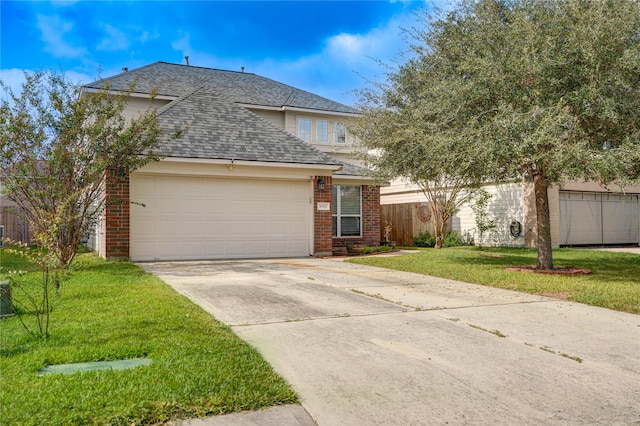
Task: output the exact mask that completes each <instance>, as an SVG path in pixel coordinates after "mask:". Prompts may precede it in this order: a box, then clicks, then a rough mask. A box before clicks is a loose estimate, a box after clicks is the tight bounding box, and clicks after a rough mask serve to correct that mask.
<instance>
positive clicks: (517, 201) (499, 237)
mask: <svg viewBox="0 0 640 426" xmlns="http://www.w3.org/2000/svg"><path fill="white" fill-rule="evenodd" d="M484 189H485V190H486V191H487V192H488V193H490V194H491V195H492V196H493V197H492V198H491V200H489V205H488V207H487V212H488V216H489V217H488V218H487V219H488V220H493V221H494V223H495V225H496V227H495V228H494V229H493V230H491V231H487V232H486V233H485V235H484V236H483V240H482V245H487V246H490V245H491V246H508V247H522V246H524V233H525V232H526V230H525V221H524V184H521V183H506V184H502V185H492V186H487V187H485V188H484ZM475 220H476V216H475V214H474V213H473V210H472V209H471V204H470V203H467V204H465V205H463V207H462V209H460V211H459V212H458V214H456V216H455V217H454V219H453V226H452V228H453V229H454V230H456V231H458V232H460V233H461V234H464V233H465V232H468V233H469V234H471V235H472V236H473V237H474V240H475V243H476V245H477V244H478V243H479V241H478V237H479V235H478V232H477V226H476V221H475ZM513 221H517V222H520V225H521V228H522V233H521V235H520V236H519V237H513V236H512V235H511V230H510V226H511V223H512V222H513Z"/></svg>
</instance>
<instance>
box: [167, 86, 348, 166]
mask: <svg viewBox="0 0 640 426" xmlns="http://www.w3.org/2000/svg"><path fill="white" fill-rule="evenodd" d="M158 117H159V118H160V120H159V121H160V125H161V127H162V129H163V130H165V131H166V132H165V134H170V133H171V132H173V131H175V130H176V129H179V128H184V127H185V126H186V131H185V132H184V134H183V135H182V137H180V138H179V139H171V138H169V137H168V136H167V137H166V139H165V143H164V144H163V146H162V152H163V154H165V155H167V156H170V157H181V158H215V159H228V160H246V161H263V162H278V163H300V164H323V165H337V166H339V165H341V164H340V163H339V162H338V161H337V160H335V159H334V158H332V157H330V156H328V155H326V154H324V153H323V152H321V151H320V150H318V149H316V148H314V147H312V146H311V145H309V144H307V143H304V142H302V141H301V140H300V139H298V138H296V137H295V136H292V135H290V134H289V133H287V132H285V131H284V130H280V129H279V128H277V127H276V126H274V125H272V124H271V123H268V122H267V121H265V120H263V119H262V118H261V117H259V116H258V115H256V114H254V113H252V112H251V111H249V110H247V109H246V108H243V107H241V106H238V105H237V104H235V103H233V102H230V101H229V100H228V99H227V98H226V97H225V96H223V95H220V94H218V93H214V92H212V91H210V90H201V88H196V89H195V90H192V91H191V93H189V94H187V95H185V96H183V97H182V98H180V99H178V100H176V101H173V102H171V103H170V104H168V105H166V106H165V107H163V108H162V109H160V110H159V111H158Z"/></svg>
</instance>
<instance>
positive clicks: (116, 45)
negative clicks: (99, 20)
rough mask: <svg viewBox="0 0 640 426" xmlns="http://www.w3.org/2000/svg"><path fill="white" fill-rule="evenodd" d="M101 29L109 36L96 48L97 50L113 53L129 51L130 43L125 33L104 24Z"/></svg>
mask: <svg viewBox="0 0 640 426" xmlns="http://www.w3.org/2000/svg"><path fill="white" fill-rule="evenodd" d="M101 27H102V28H103V29H104V31H105V32H106V33H107V36H106V37H105V38H103V39H102V40H101V41H100V43H99V44H98V46H96V49H97V50H106V51H111V52H113V51H117V50H127V49H128V48H129V41H128V40H127V36H126V35H125V33H123V32H122V31H120V30H119V29H117V28H115V27H113V26H111V25H109V24H102V25H101Z"/></svg>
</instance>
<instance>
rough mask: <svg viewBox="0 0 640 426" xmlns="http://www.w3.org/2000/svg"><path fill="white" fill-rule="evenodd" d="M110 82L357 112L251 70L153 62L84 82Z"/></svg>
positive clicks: (118, 86)
mask: <svg viewBox="0 0 640 426" xmlns="http://www.w3.org/2000/svg"><path fill="white" fill-rule="evenodd" d="M106 84H109V85H110V87H111V89H112V90H127V89H129V87H130V86H131V85H132V84H135V89H134V91H135V92H138V93H151V92H152V91H153V90H154V89H157V90H158V93H157V94H158V95H165V96H176V97H178V96H184V95H185V94H187V93H189V92H191V91H192V90H193V88H194V87H200V86H203V85H205V84H206V85H207V86H208V87H210V88H212V89H213V90H214V91H215V92H217V93H220V94H222V95H224V96H226V97H227V98H228V99H230V100H231V101H232V102H237V103H244V104H251V105H262V106H269V107H294V108H307V109H316V110H321V111H326V112H338V113H356V110H355V109H353V108H351V107H349V106H347V105H343V104H341V103H339V102H334V101H332V100H329V99H326V98H323V97H322V96H318V95H315V94H313V93H309V92H306V91H304V90H301V89H297V88H295V87H292V86H289V85H286V84H283V83H279V82H277V81H274V80H271V79H269V78H266V77H261V76H259V75H256V74H252V73H244V72H236V71H224V70H217V69H212V68H202V67H193V66H187V65H178V64H170V63H166V62H155V63H153V64H150V65H146V66H144V67H141V68H136V69H134V70H131V71H127V72H124V73H121V74H117V75H115V76H113V77H109V78H106V79H103V80H98V81H95V82H93V83H90V84H88V85H86V87H89V88H93V89H102V88H103V87H104V86H105V85H106Z"/></svg>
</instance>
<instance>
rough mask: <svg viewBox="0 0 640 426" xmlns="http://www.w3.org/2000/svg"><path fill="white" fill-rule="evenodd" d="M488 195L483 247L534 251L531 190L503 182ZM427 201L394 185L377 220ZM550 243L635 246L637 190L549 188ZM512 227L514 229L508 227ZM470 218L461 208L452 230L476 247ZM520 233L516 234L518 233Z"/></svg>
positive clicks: (639, 223)
mask: <svg viewBox="0 0 640 426" xmlns="http://www.w3.org/2000/svg"><path fill="white" fill-rule="evenodd" d="M485 189H486V190H487V191H488V192H489V193H490V194H492V196H493V197H492V198H491V201H490V203H489V207H488V209H487V212H488V213H489V220H494V223H495V225H496V227H495V229H493V230H492V231H489V232H487V233H486V235H485V236H484V241H483V242H482V243H483V244H485V245H497V246H516V247H534V246H535V245H536V210H535V199H534V195H533V186H532V185H528V184H525V183H505V184H501V185H492V186H487V187H485ZM424 202H426V197H425V196H424V194H422V192H421V191H420V189H419V188H418V187H417V186H415V185H410V184H406V183H403V182H402V181H400V180H397V181H394V182H393V183H392V184H391V185H390V186H389V187H386V188H382V190H381V195H380V203H381V204H382V210H383V214H382V220H383V221H386V220H388V219H386V218H385V217H384V212H385V211H386V210H385V207H386V206H387V205H390V204H405V205H406V206H407V207H409V208H410V207H411V206H412V205H415V204H416V203H424ZM549 209H550V219H551V240H552V244H553V246H554V247H559V246H581V245H623V244H638V245H640V186H635V187H630V188H625V192H624V193H622V192H621V191H620V189H619V188H617V187H612V188H611V190H607V189H605V188H602V187H601V186H599V185H597V184H595V183H589V182H577V181H566V182H564V183H563V184H562V186H561V187H557V186H556V187H553V188H550V189H549ZM512 225H513V226H512ZM476 228H477V227H476V222H475V214H474V213H473V211H472V209H471V207H470V205H469V204H468V203H467V204H465V205H464V206H463V207H462V209H461V210H460V212H458V213H457V214H456V215H455V217H454V218H453V220H452V222H451V229H453V230H455V231H458V232H460V233H461V234H465V233H468V234H469V235H471V236H472V237H474V238H475V240H476V242H477V238H478V235H477V232H476ZM518 231H519V232H518Z"/></svg>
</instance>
